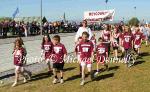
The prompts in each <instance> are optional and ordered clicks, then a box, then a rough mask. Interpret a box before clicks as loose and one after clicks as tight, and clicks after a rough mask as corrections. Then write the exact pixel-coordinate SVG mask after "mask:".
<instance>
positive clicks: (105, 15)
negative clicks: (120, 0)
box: [84, 9, 115, 22]
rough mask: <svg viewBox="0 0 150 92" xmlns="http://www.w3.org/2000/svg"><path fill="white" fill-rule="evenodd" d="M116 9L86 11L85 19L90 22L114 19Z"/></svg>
mask: <svg viewBox="0 0 150 92" xmlns="http://www.w3.org/2000/svg"><path fill="white" fill-rule="evenodd" d="M114 14H115V10H114V9H112V10H102V11H86V12H84V19H86V20H87V21H90V22H102V21H113V18H114Z"/></svg>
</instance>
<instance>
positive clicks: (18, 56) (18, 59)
mask: <svg viewBox="0 0 150 92" xmlns="http://www.w3.org/2000/svg"><path fill="white" fill-rule="evenodd" d="M23 53H24V48H20V49H18V50H17V49H16V50H14V52H13V55H14V65H17V66H22V65H23V61H22V60H23Z"/></svg>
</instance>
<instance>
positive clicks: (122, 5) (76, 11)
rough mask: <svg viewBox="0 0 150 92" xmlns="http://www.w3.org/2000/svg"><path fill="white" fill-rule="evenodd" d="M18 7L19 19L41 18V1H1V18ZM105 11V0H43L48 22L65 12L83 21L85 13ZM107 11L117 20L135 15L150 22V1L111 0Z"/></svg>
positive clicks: (69, 17) (70, 16)
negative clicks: (110, 11)
mask: <svg viewBox="0 0 150 92" xmlns="http://www.w3.org/2000/svg"><path fill="white" fill-rule="evenodd" d="M135 6H136V7H137V9H136V12H135V10H134V7H135ZM17 7H19V14H18V15H17V16H18V17H24V16H40V0H0V17H3V16H6V17H11V16H12V14H13V12H14V11H15V9H16V8H17ZM104 9H106V4H105V0H43V15H44V16H46V17H47V19H48V20H61V19H62V16H63V13H64V12H65V13H66V18H67V19H69V20H81V19H83V12H84V11H88V10H90V11H92V10H94V11H95V10H104ZM107 9H115V10H116V14H115V20H121V19H123V17H124V18H125V20H128V19H129V18H131V17H133V16H135V15H136V16H137V17H138V18H139V19H140V20H143V19H144V20H150V11H149V9H150V0H109V2H108V4H107Z"/></svg>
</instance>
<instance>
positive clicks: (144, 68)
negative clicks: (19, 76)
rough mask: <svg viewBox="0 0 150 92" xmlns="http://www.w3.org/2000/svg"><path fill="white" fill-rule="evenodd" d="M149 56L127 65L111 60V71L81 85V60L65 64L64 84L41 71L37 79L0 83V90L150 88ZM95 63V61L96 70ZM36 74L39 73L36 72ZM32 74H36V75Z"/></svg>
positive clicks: (119, 91) (121, 91) (125, 91)
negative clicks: (79, 65) (14, 84)
mask: <svg viewBox="0 0 150 92" xmlns="http://www.w3.org/2000/svg"><path fill="white" fill-rule="evenodd" d="M148 51H150V47H145V46H143V47H142V52H148ZM149 60H150V56H149V55H146V54H145V55H144V56H142V59H138V61H137V63H136V65H135V66H133V67H131V68H127V67H126V65H125V64H121V63H114V64H112V63H111V64H109V67H110V69H111V70H110V71H104V72H102V73H100V74H99V75H98V77H97V78H96V79H95V80H94V81H90V78H87V80H86V82H87V83H86V84H85V85H84V86H80V77H78V76H77V75H78V70H79V67H78V64H65V69H67V70H66V71H65V75H64V79H65V80H66V81H65V83H64V84H55V85H54V84H52V80H53V77H48V76H46V75H44V72H46V71H44V72H42V73H43V75H42V74H38V76H37V77H39V79H35V80H33V81H31V82H28V83H26V84H20V85H18V86H16V87H14V88H12V87H11V84H10V85H7V86H3V87H0V92H150V87H149V86H150V62H149ZM95 69H96V64H95V63H94V64H93V70H95ZM35 76H36V75H35ZM35 76H33V78H35Z"/></svg>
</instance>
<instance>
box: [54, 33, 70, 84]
mask: <svg viewBox="0 0 150 92" xmlns="http://www.w3.org/2000/svg"><path fill="white" fill-rule="evenodd" d="M52 42H53V45H54V46H53V53H52V54H53V55H52V59H53V74H54V80H53V83H54V84H56V83H58V82H60V83H61V84H62V83H64V80H63V75H64V74H63V69H64V58H65V57H66V55H67V50H66V48H65V46H64V45H63V44H62V43H60V36H59V35H55V36H54V37H53V41H52ZM57 70H58V71H59V72H60V80H58V73H57Z"/></svg>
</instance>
